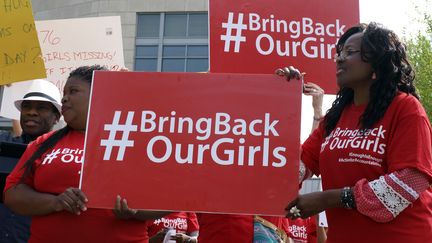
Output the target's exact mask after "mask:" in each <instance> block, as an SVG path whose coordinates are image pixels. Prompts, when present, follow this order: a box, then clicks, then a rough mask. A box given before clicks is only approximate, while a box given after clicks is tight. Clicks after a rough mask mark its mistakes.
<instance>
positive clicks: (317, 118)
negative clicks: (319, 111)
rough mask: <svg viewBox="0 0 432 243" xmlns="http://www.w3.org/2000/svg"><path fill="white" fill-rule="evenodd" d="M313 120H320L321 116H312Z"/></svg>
mask: <svg viewBox="0 0 432 243" xmlns="http://www.w3.org/2000/svg"><path fill="white" fill-rule="evenodd" d="M313 119H314V121H321V119H322V117H315V116H314V117H313Z"/></svg>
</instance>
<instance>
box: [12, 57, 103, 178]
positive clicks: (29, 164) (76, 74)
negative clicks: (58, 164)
mask: <svg viewBox="0 0 432 243" xmlns="http://www.w3.org/2000/svg"><path fill="white" fill-rule="evenodd" d="M95 70H107V69H106V68H105V67H103V66H99V65H93V66H82V67H79V68H77V69H75V70H73V71H72V72H71V73H70V74H69V77H68V79H70V78H72V77H73V78H79V79H81V80H84V81H87V82H89V83H91V82H92V77H93V71H95ZM70 130H71V129H70V128H69V127H68V126H66V127H64V128H62V129H59V130H57V131H56V132H54V133H53V134H52V135H51V136H50V137H49V138H47V139H46V140H45V141H44V142H43V143H41V145H40V146H39V148H38V149H37V150H36V151H35V152H34V153H33V154H32V156H31V157H30V158H29V159H28V160H27V161H26V162H25V163H24V165H23V167H22V168H21V169H23V170H24V172H23V174H22V176H21V178H20V180H21V181H20V182H23V181H24V180H25V178H26V177H27V176H28V175H29V174H32V173H33V172H34V169H35V167H34V162H35V161H36V160H37V159H38V158H40V157H41V156H42V155H43V154H44V153H45V152H46V151H48V149H50V148H52V147H54V146H55V145H56V144H57V142H58V141H60V139H62V138H63V137H64V136H66V135H67V134H68V132H69V131H70Z"/></svg>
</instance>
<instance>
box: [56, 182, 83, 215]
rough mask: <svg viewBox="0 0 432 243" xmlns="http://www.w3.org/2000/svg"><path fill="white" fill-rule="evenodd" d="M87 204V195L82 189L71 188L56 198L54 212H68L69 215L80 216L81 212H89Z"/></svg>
mask: <svg viewBox="0 0 432 243" xmlns="http://www.w3.org/2000/svg"><path fill="white" fill-rule="evenodd" d="M87 202H88V199H87V197H86V195H85V194H84V193H83V192H82V191H81V190H80V189H78V188H72V187H69V188H68V189H66V190H65V191H64V192H63V193H61V194H59V195H58V196H57V197H56V202H55V204H54V211H56V212H60V211H63V210H66V211H68V212H69V213H73V214H76V215H80V214H81V211H86V210H87V207H86V205H85V204H86V203H87Z"/></svg>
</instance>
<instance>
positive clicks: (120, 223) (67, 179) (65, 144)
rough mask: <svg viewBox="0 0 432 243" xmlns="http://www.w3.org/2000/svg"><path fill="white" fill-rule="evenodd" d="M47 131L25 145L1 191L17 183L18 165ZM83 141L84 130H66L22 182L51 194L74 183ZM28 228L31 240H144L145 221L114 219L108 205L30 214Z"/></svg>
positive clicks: (79, 166)
mask: <svg viewBox="0 0 432 243" xmlns="http://www.w3.org/2000/svg"><path fill="white" fill-rule="evenodd" d="M50 135H51V134H45V135H43V136H41V137H39V138H38V139H37V140H36V141H35V142H33V143H31V144H30V145H29V146H28V147H27V150H26V151H25V153H24V154H23V156H22V157H21V159H20V161H19V162H18V164H17V166H16V167H15V169H14V170H13V171H12V172H11V174H10V175H9V176H8V178H7V181H6V186H5V191H7V190H8V189H10V188H11V187H12V186H14V185H16V184H18V183H19V180H20V177H21V175H22V172H23V171H22V170H21V168H22V166H23V165H24V163H25V162H26V161H27V160H28V159H29V158H30V156H31V155H32V154H33V153H34V152H35V151H36V149H37V148H38V147H39V146H40V144H41V143H42V142H43V141H45V140H46V139H47V138H48V137H49V136H50ZM83 145H84V133H80V132H77V131H70V132H69V133H68V134H67V135H66V136H65V137H64V138H62V139H61V140H60V141H58V143H57V144H56V145H55V146H54V147H53V148H52V149H49V150H48V151H47V152H46V153H45V154H44V155H42V156H41V158H40V159H38V160H36V161H35V166H34V168H35V172H34V174H32V175H30V176H28V177H27V178H26V179H25V183H26V184H28V185H29V186H31V187H33V188H34V189H35V190H36V191H38V192H42V193H51V194H55V195H57V194H60V193H62V192H64V191H65V190H66V189H67V188H69V187H78V184H79V179H80V175H79V174H80V171H81V164H82V161H83ZM89 200H91V198H89ZM113 206H114V199H113ZM30 231H31V236H30V240H29V242H31V243H36V242H40V243H47V242H62V243H66V242H74V243H75V242H140V243H141V242H148V237H147V231H146V222H142V221H135V220H121V219H117V218H116V217H115V216H114V214H113V213H112V211H111V210H108V209H88V210H87V211H85V212H82V213H81V215H79V216H77V215H73V214H71V213H68V212H66V211H63V212H58V213H51V214H49V215H46V216H39V217H33V218H32V224H31V229H30Z"/></svg>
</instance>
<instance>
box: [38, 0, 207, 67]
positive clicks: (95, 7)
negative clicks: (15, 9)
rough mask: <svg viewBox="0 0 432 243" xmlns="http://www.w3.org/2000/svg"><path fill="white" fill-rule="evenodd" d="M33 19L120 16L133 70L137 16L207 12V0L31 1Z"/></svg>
mask: <svg viewBox="0 0 432 243" xmlns="http://www.w3.org/2000/svg"><path fill="white" fill-rule="evenodd" d="M32 4H33V13H34V17H35V19H36V20H51V19H68V18H82V17H97V16H121V22H122V31H123V51H124V58H125V65H126V67H127V68H129V69H130V70H132V69H133V64H134V53H135V37H136V15H137V13H141V12H193V11H201V12H202V11H208V0H94V1H89V0H32Z"/></svg>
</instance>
